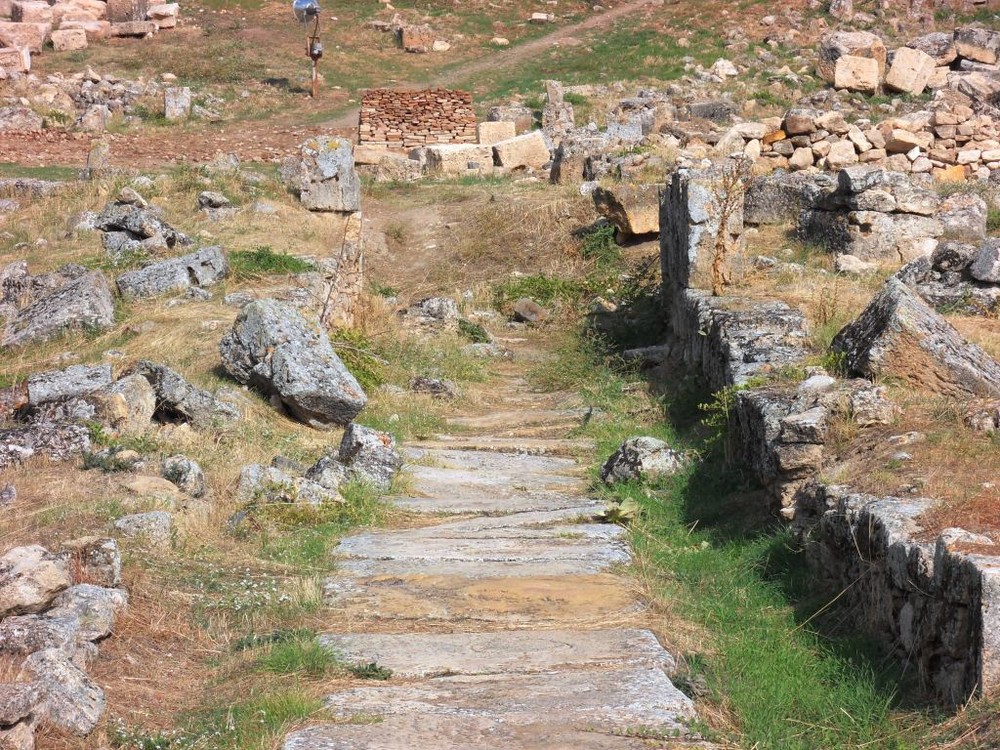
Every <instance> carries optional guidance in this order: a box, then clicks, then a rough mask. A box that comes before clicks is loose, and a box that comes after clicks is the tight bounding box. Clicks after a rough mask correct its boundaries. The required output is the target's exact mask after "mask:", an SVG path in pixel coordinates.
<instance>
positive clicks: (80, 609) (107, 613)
mask: <svg viewBox="0 0 1000 750" xmlns="http://www.w3.org/2000/svg"><path fill="white" fill-rule="evenodd" d="M127 606H128V594H127V593H126V592H125V591H124V590H123V589H110V588H104V587H103V586H95V585H93V584H91V583H78V584H77V585H76V586H70V587H69V588H68V589H66V590H65V591H63V592H62V593H61V594H59V596H57V597H56V598H55V600H54V601H53V602H52V609H50V610H49V611H48V612H46V613H45V616H46V617H47V618H49V617H51V618H59V617H70V618H75V619H76V621H77V623H78V629H77V638H78V639H79V640H81V641H91V642H93V641H99V640H101V639H103V638H107V637H108V636H109V635H111V629H112V628H113V627H114V624H115V618H116V617H117V616H118V613H119V612H121V611H122V610H123V609H125V608H126V607H127Z"/></svg>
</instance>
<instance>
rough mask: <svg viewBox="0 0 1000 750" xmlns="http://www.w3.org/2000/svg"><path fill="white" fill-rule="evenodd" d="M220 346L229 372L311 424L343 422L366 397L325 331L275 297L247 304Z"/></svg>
mask: <svg viewBox="0 0 1000 750" xmlns="http://www.w3.org/2000/svg"><path fill="white" fill-rule="evenodd" d="M219 352H220V354H221V356H222V365H223V367H224V368H225V369H226V372H228V373H229V374H230V375H232V377H233V378H235V379H236V380H237V381H239V382H240V383H244V384H247V385H252V386H254V387H256V388H258V389H260V390H261V391H263V392H264V393H266V394H269V395H275V396H277V397H278V398H279V399H280V400H281V403H282V404H283V405H284V406H285V407H286V408H287V409H288V410H289V412H290V413H291V414H292V415H294V416H295V417H296V418H297V419H299V420H301V421H303V422H305V423H306V424H308V425H310V426H313V427H318V428H325V427H329V426H331V425H336V424H347V423H348V422H350V421H351V420H352V419H354V417H356V416H357V415H358V413H359V412H360V411H361V410H362V409H363V408H364V406H365V404H366V403H367V400H368V399H367V397H366V396H365V393H364V391H363V390H362V388H361V386H360V385H359V384H358V381H357V380H355V379H354V376H353V375H351V373H350V372H349V371H348V369H347V368H346V367H345V366H344V363H343V362H341V360H340V357H338V356H337V353H336V352H335V351H334V350H333V346H331V344H330V340H329V339H328V338H327V335H326V332H325V331H324V330H322V329H321V328H319V327H316V326H311V325H309V324H308V323H306V321H305V319H304V318H303V317H302V315H301V314H299V312H298V311H297V310H295V308H293V307H291V306H289V305H286V304H282V303H280V302H277V301H275V300H272V299H265V300H258V301H255V302H251V303H250V304H248V305H246V306H245V307H244V308H243V309H242V310H241V311H240V313H239V315H238V316H237V318H236V322H235V323H234V324H233V328H232V330H231V331H230V332H229V333H227V334H226V335H225V336H224V337H223V339H222V341H221V342H220V343H219Z"/></svg>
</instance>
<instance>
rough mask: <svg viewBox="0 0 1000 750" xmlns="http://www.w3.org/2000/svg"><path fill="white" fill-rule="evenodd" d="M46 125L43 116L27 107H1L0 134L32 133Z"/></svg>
mask: <svg viewBox="0 0 1000 750" xmlns="http://www.w3.org/2000/svg"><path fill="white" fill-rule="evenodd" d="M44 125H45V120H44V119H43V118H42V116H41V115H40V114H38V113H36V112H33V111H32V110H30V109H28V108H27V107H0V133H15V132H17V133H30V132H34V131H36V130H41V129H42V128H43V127H44Z"/></svg>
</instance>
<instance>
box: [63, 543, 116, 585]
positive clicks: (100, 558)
mask: <svg viewBox="0 0 1000 750" xmlns="http://www.w3.org/2000/svg"><path fill="white" fill-rule="evenodd" d="M61 551H62V552H65V553H67V554H69V555H70V557H71V558H72V560H73V565H74V567H75V568H77V569H79V571H80V577H81V578H83V579H84V580H86V581H90V582H91V583H96V584H98V585H100V586H117V585H118V584H119V583H121V578H122V555H121V551H120V550H119V549H118V542H116V541H115V540H114V539H108V538H107V537H97V536H85V537H81V538H79V539H71V540H70V541H68V542H64V543H63V545H62V550H61Z"/></svg>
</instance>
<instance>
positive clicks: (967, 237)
mask: <svg viewBox="0 0 1000 750" xmlns="http://www.w3.org/2000/svg"><path fill="white" fill-rule="evenodd" d="M988 213H989V212H988V208H987V206H986V201H984V200H983V199H982V198H980V197H979V196H978V195H975V194H973V193H955V194H954V195H951V196H949V197H947V198H945V199H944V200H943V201H941V205H940V207H939V208H938V210H937V213H936V216H937V218H938V219H939V220H940V221H941V223H942V224H944V237H945V238H946V239H949V240H957V241H959V242H979V241H980V240H982V239H984V238H985V237H986V218H987V214H988Z"/></svg>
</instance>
